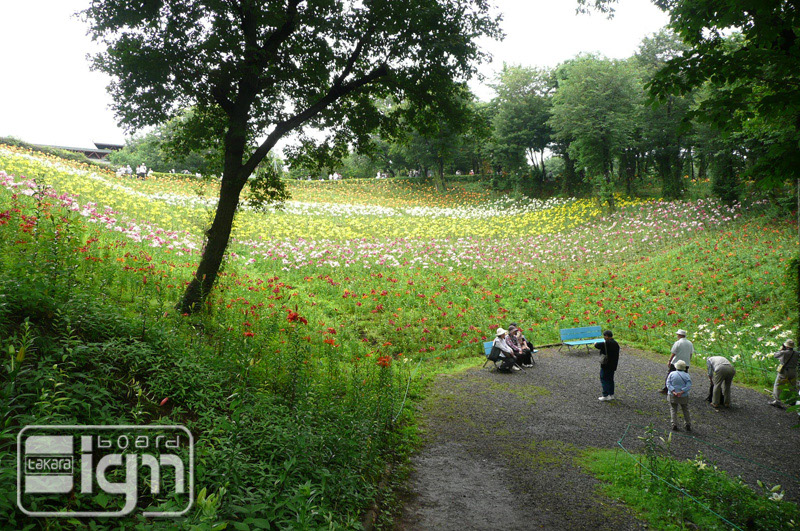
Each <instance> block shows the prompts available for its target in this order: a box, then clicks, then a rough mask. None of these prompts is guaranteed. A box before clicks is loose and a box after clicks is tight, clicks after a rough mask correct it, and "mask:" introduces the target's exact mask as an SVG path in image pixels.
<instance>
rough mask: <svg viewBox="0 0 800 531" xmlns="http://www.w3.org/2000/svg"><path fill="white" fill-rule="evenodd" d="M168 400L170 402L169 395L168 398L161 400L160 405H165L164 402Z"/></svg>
mask: <svg viewBox="0 0 800 531" xmlns="http://www.w3.org/2000/svg"><path fill="white" fill-rule="evenodd" d="M167 402H169V397H167V398H165V399H164V400H162V401H161V402H160V403H159V404H158V405H159V406H163V405H164V404H166V403H167Z"/></svg>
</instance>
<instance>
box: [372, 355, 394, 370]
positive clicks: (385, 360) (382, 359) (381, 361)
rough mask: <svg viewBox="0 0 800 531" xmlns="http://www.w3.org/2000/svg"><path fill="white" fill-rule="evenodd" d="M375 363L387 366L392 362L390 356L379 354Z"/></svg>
mask: <svg viewBox="0 0 800 531" xmlns="http://www.w3.org/2000/svg"><path fill="white" fill-rule="evenodd" d="M376 363H377V364H378V365H380V366H381V367H384V368H385V367H388V366H389V365H391V363H392V357H391V356H381V357H380V358H378V361H377V362H376Z"/></svg>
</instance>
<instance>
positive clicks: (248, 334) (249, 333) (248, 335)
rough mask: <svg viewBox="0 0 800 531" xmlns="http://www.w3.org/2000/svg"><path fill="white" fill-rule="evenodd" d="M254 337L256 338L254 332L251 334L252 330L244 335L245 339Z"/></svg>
mask: <svg viewBox="0 0 800 531" xmlns="http://www.w3.org/2000/svg"><path fill="white" fill-rule="evenodd" d="M253 336H255V334H254V333H253V332H251V331H250V330H248V331H247V332H245V333H244V337H253Z"/></svg>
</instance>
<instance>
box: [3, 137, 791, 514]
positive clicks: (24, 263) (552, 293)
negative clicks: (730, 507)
mask: <svg viewBox="0 0 800 531" xmlns="http://www.w3.org/2000/svg"><path fill="white" fill-rule="evenodd" d="M289 189H290V192H291V193H292V194H293V200H292V201H290V202H288V203H287V204H286V206H285V208H283V209H279V210H275V209H270V210H268V211H267V212H258V211H255V210H251V209H248V208H242V209H241V211H240V212H239V213H238V215H237V218H236V222H235V228H234V233H233V241H232V244H231V245H230V247H229V257H228V260H227V262H226V264H225V266H224V270H223V271H222V272H221V274H220V279H219V283H218V286H217V288H216V289H215V290H214V291H213V292H212V293H211V295H210V296H209V298H208V300H207V307H208V311H207V312H203V313H202V314H200V315H193V316H183V315H179V314H177V313H176V312H175V310H174V304H175V302H176V301H177V300H178V299H179V298H180V296H181V294H182V292H183V289H184V287H185V286H186V284H187V283H188V281H189V279H190V278H191V275H192V274H193V272H194V269H195V267H196V264H197V261H198V257H199V250H200V249H201V248H202V244H203V240H202V235H203V228H204V227H205V226H207V224H208V222H209V220H210V215H211V214H212V213H213V208H214V206H215V204H216V193H217V191H218V185H217V184H216V183H213V182H208V181H201V180H196V179H194V178H187V177H183V176H175V177H169V178H156V179H150V180H146V181H139V180H136V179H131V178H126V177H121V176H116V175H115V174H114V173H113V172H103V171H101V170H98V169H97V168H95V167H91V168H90V167H85V166H81V165H79V164H75V163H68V162H65V161H63V160H60V159H55V158H49V157H46V156H42V155H33V154H31V153H29V152H26V151H23V150H20V149H17V148H10V147H5V146H0V251H2V254H0V266H2V267H3V269H4V270H5V272H3V273H2V274H3V275H5V276H4V277H3V278H0V281H2V282H0V286H6V287H7V286H9V285H11V284H12V283H13V282H15V280H14V279H16V278H20V279H27V280H25V282H28V284H25V285H26V286H28V288H25V289H29V287H30V286H38V288H36V289H40V290H42V292H43V293H44V292H46V293H50V292H55V291H57V290H58V289H61V290H63V291H65V292H74V291H75V290H78V291H82V292H85V293H87V294H92V297H94V298H99V299H102V300H103V301H106V302H108V303H109V304H111V305H113V306H115V307H116V308H118V309H119V313H120V314H121V315H125V316H128V317H131V318H132V319H138V320H141V329H142V331H143V332H142V335H143V336H144V335H145V333H144V330H146V329H147V328H148V327H157V328H159V329H161V330H164V331H165V333H166V334H167V335H169V336H170V337H171V340H172V341H176V342H178V343H179V344H181V345H183V347H182V348H186V349H191V351H192V352H197V353H198V354H196V356H197V359H198V360H200V357H201V354H199V353H201V352H204V353H205V354H203V355H202V356H204V357H203V358H202V359H203V360H204V361H202V363H212V362H210V361H209V360H210V359H213V360H214V361H213V363H214V364H222V366H224V367H226V368H225V369H224V370H225V371H227V370H229V369H228V368H227V367H228V366H230V367H234V368H235V370H234V369H230V370H231V371H232V373H235V374H236V376H235V377H231V380H230V381H231V382H236V385H242V386H244V385H248V386H252V388H253V389H257V390H258V392H260V393H266V395H263V396H273V394H274V395H275V396H282V397H293V398H292V399H293V400H294V398H295V397H297V396H301V395H302V396H304V397H306V398H305V400H308V408H309V409H308V411H312V410H313V411H319V407H320V404H321V403H323V402H324V403H328V404H330V410H331V411H339V410H338V409H337V408H339V407H343V408H344V409H341V411H340V413H337V414H338V415H340V416H338V417H336V416H334V414H333V413H331V418H330V419H329V421H330V423H331V426H335V427H338V426H340V425H341V424H342V422H345V421H344V420H342V419H347V420H346V422H348V423H350V424H348V426H350V428H348V429H349V430H350V431H349V432H348V434H349V435H348V436H350V437H352V438H351V439H348V440H351V441H352V442H353V444H356V441H365V440H366V441H370V442H369V444H367V445H366V446H367V447H366V448H362V447H359V448H358V449H357V450H353V452H354V453H353V454H352V455H351V456H350V457H352V459H354V460H355V459H356V458H355V457H353V456H355V455H356V454H357V455H358V458H357V460H358V461H359V462H360V463H361V464H360V465H359V466H360V467H361V468H358V467H355V468H353V466H352V463H351V461H346V464H342V463H340V462H339V461H337V459H344V458H338V457H336V458H335V457H334V453H330V452H329V453H324V452H325V451H326V450H325V449H326V448H327V446H326V444H328V442H324V441H323V442H320V441H317V442H314V443H313V444H314V446H313V450H309V452H310V454H309V455H311V454H314V452H323V453H324V456H325V457H323V454H320V457H319V459H321V460H323V461H324V462H326V463H327V462H328V461H327V460H330V463H334V464H330V469H331V470H334V469H335V470H340V473H341V478H344V479H341V482H340V483H337V485H339V487H337V488H340V487H341V489H342V490H341V492H338V491H337V493H334V494H330V493H329V499H328V498H326V499H328V501H327V502H326V503H328V504H329V505H326V506H325V508H324V510H322V509H320V510H317V509H314V510H315V511H317V512H313V511H311V509H310V508H308V507H305V506H303V507H289V506H287V507H286V508H284V509H283V510H285V511H288V512H291V514H292V515H294V516H291V517H292V518H295V517H296V513H297V512H298V511H300V512H302V511H310V512H309V513H308V514H312V513H313V514H314V515H317V516H315V518H317V517H318V518H322V516H321V515H323V514H338V515H342V514H343V515H349V516H347V517H348V518H355V517H356V516H357V514H358V513H359V511H360V510H361V509H362V508H363V507H362V505H363V504H364V503H366V501H365V499H362V498H358V497H355V498H354V497H353V495H352V490H351V491H347V489H345V488H344V487H343V486H342V485H344V484H345V483H347V481H356V479H353V478H368V479H369V481H371V480H372V479H374V474H375V470H376V469H379V468H380V467H379V466H378V465H376V463H380V462H381V458H380V454H381V452H383V451H384V449H385V445H386V444H388V442H387V440H386V439H385V437H386V435H385V431H386V427H387V426H391V425H394V423H395V421H397V420H398V419H402V418H405V416H406V415H410V413H409V412H408V408H405V409H404V408H403V404H404V403H405V402H404V399H405V392H406V389H407V388H408V387H407V385H408V383H409V378H410V376H412V375H415V374H417V372H416V371H417V369H418V368H419V367H423V369H422V370H423V371H433V372H435V371H436V370H438V367H439V364H440V363H451V362H452V360H454V359H459V358H473V357H474V358H475V363H476V364H477V363H480V362H479V360H480V358H479V357H478V356H480V352H481V350H482V349H480V348H479V347H480V343H481V342H482V341H486V340H488V339H491V338H492V337H493V335H494V332H493V331H494V330H495V329H496V328H497V327H499V326H503V327H506V326H507V325H508V323H509V322H511V321H517V322H519V323H520V324H521V325H522V328H523V329H524V330H525V331H526V335H527V336H528V337H529V339H531V340H532V341H533V342H534V343H535V344H537V345H543V344H551V343H556V342H557V341H558V337H559V335H558V331H559V329H560V328H571V327H578V326H586V325H592V324H599V325H601V326H603V327H604V328H610V329H612V330H613V331H614V334H615V337H616V338H618V340H619V341H620V343H622V344H623V345H625V344H628V345H636V346H638V347H642V348H646V349H649V350H652V351H654V352H657V353H659V354H662V355H663V356H664V359H665V360H666V358H667V353H668V351H669V346H670V345H671V343H672V341H673V340H674V330H675V329H676V328H686V329H687V330H689V332H690V339H692V340H693V341H694V342H695V347H696V349H697V350H698V351H699V353H700V354H701V355H710V354H722V355H726V356H728V357H732V358H733V361H734V363H735V365H736V367H737V371H739V372H738V374H737V379H740V378H741V379H743V380H749V381H750V382H751V383H754V384H762V383H766V380H768V379H771V377H772V375H773V374H774V365H775V364H774V362H773V361H772V359H771V357H770V356H769V353H771V352H772V351H774V350H776V346H777V345H778V344H779V343H780V342H781V341H782V340H783V338H785V337H787V336H788V335H790V334H791V332H790V331H791V330H794V329H795V328H796V325H797V321H796V314H795V310H794V309H793V308H794V306H793V304H792V300H793V295H792V293H793V288H792V286H790V285H789V281H788V277H787V274H786V267H787V265H788V263H789V261H790V260H791V259H792V257H793V256H795V255H796V254H797V250H798V249H797V241H796V239H795V237H794V235H795V233H796V226H795V225H794V224H792V223H789V222H787V221H780V220H773V219H771V218H768V217H766V216H765V215H764V205H762V204H760V203H758V202H754V203H751V204H748V205H740V204H736V205H733V206H726V205H723V204H720V203H718V202H716V201H714V200H708V199H706V200H698V201H686V202H660V201H649V202H645V201H641V200H628V199H625V198H622V197H620V198H618V200H617V204H618V211H617V212H616V213H615V214H613V215H608V214H604V213H603V212H602V211H601V210H600V208H599V205H598V204H597V203H596V202H595V201H593V200H589V199H581V200H578V199H552V200H548V201H536V200H527V199H526V200H517V199H514V198H510V197H503V198H496V197H492V196H491V195H490V194H488V193H486V194H480V193H474V192H465V191H463V190H461V189H459V188H454V189H453V190H451V191H450V192H448V193H447V194H436V193H434V191H433V190H432V189H431V188H428V187H426V186H425V185H422V184H418V183H414V182H412V181H400V180H393V179H387V180H380V181H377V180H376V181H375V182H369V181H356V182H352V183H351V182H348V181H337V182H331V183H328V182H326V183H313V182H312V183H306V182H300V183H294V184H291V183H290V187H289ZM32 266H34V267H32ZM37 275H38V276H37ZM3 279H5V280H3ZM20 282H22V280H20ZM20 285H22V284H20ZM20 289H22V288H20ZM0 295H2V294H1V293H0ZM3 304H4V303H3V299H0V310H2V309H3ZM34 306H36V307H37V308H43V307H44V305H43V304H39V303H36V304H35V305H34ZM57 310H58V309H57V308H55V309H53V310H52V311H51V310H46V311H45V310H41V311H42V312H44V316H45V317H43V318H45V319H57V318H58V311H57ZM37 311H38V310H37ZM2 317H3V316H2V315H0V321H2ZM9 319H10V318H9ZM198 330H199V331H202V333H199V332H198ZM0 347H3V348H6V345H5V344H3V345H0ZM422 362H425V363H422ZM198 363H200V361H198ZM215 367H216V365H215ZM298 367H299V368H300V369H301V371H299V374H298V371H297V370H296V369H297V368H298ZM215 370H217V369H215ZM236 371H238V372H236ZM242 375H245V376H242ZM740 375H741V376H740ZM163 385H164V386H165V387H167V388H169V389H172V391H171V392H170V396H171V400H172V402H173V403H176V404H181V403H182V402H181V401H182V400H183V403H184V404H188V403H189V402H191V401H192V400H199V399H197V398H190V397H191V396H194V395H192V393H194V392H195V387H196V386H194V387H193V386H187V387H185V388H181V389H177V388H175V386H176V385H177V384H176V383H174V382H171V381H168V380H167V381H164V382H163ZM230 385H234V384H233V383H231V384H230ZM223 387H224V386H223ZM248 389H250V388H249V387H248ZM237 392H242V393H244V392H245V391H244V390H241V391H237ZM248 392H253V391H252V389H250V390H249V391H248ZM220 393H223V391H222V390H220ZM162 394H163V393H162ZM411 394H412V396H413V394H414V392H413V391H412V393H411ZM228 395H230V396H228ZM145 396H146V393H145ZM224 396H228V398H230V397H232V396H235V394H231V393H230V392H225V393H224ZM259 396H262V395H259ZM270 400H271V399H270ZM153 401H155V398H154V399H153ZM155 402H157V401H155ZM291 403H294V402H291ZM342 404H344V406H343V405H342ZM162 406H163V404H162ZM345 406H346V407H345ZM186 407H187V408H188V406H186ZM214 407H216V406H214ZM294 407H298V408H300V409H299V410H295V409H293V408H294ZM189 409H192V408H189ZM289 409H290V410H292V411H295V413H294V414H295V415H300V413H298V411H301V410H302V407H301V406H293V407H292V408H289ZM224 416H226V418H227V416H230V412H229V411H227V410H226V412H225V415H224ZM361 417H369V419H368V420H369V422H363V423H362V420H363V419H361ZM187 418H194V417H192V415H188V417H187ZM303 418H304V420H303V421H302V422H300V423H299V424H298V421H297V418H296V417H293V420H292V422H291V425H292V426H296V425H297V426H306V425H308V426H312V425H314V423H315V422H322V420H321V419H315V420H309V419H310V418H311V417H309V418H306V417H303ZM73 420H74V419H73ZM196 422H197V423H198V426H197V429H198V430H201V431H202V430H212V431H213V429H217V428H216V427H215V428H213V429H212V428H211V427H210V426H206V425H203V418H202V416H200V418H199V419H198V420H196ZM287 422H288V421H287ZM288 425H290V424H287V426H288ZM292 429H300V428H292ZM309 429H310V428H309ZM314 429H316V430H317V431H319V432H322V431H324V430H323V429H322V428H320V427H319V426H317V427H316V428H314ZM331 429H333V430H334V431H332V432H331V433H334V432H335V431H336V430H335V429H334V428H331ZM337 433H338V432H337ZM331 437H333V436H331ZM336 437H339V435H336ZM333 438H335V437H333ZM331 440H333V439H331ZM337 440H339V439H337ZM312 442H313V441H311V440H310V439H309V442H308V444H312ZM209 444H210V446H209V447H208V448H207V449H206V450H207V451H208V452H209V453H208V455H209V456H212V455H215V456H217V457H218V458H219V455H217V454H215V453H214V452H216V451H221V450H220V449H219V448H216V449H215V448H214V447H213V444H211V443H209ZM331 444H332V443H331ZM336 444H339V445H341V444H345V443H343V442H341V440H339V442H338V443H336ZM354 448H355V446H354ZM261 451H262V449H252V452H254V454H253V455H255V453H258V452H261ZM275 451H276V452H282V451H285V449H283V450H282V449H281V448H280V447H277V446H276V449H275ZM259 455H260V454H259ZM276 455H277V454H276ZM281 455H282V454H281ZM298 455H299V454H298ZM314 455H316V454H314ZM209 459H211V457H209ZM220 459H222V460H223V461H224V458H220ZM253 459H254V462H255V461H257V460H258V459H261V460H263V459H267V458H266V457H259V458H258V459H256V458H255V457H254V458H253ZM312 461H313V460H312ZM309 463H310V464H309V465H308V469H307V470H314V471H316V470H318V469H319V466H318V463H316V462H313V463H312V462H309ZM337 467H338V468H337ZM298 470H300V471H298V472H297V478H296V479H297V484H296V485H295V486H296V487H297V488H300V485H303V484H304V483H303V481H305V479H302V478H306V476H302V473H301V471H302V470H304V469H301V468H298ZM317 473H318V472H308V474H312V475H313V474H317ZM208 474H209V475H208V478H206V479H207V481H206V483H207V484H208V485H209V486H215V485H216V486H219V485H220V484H221V483H220V482H221V481H222V480H221V479H220V478H223V477H224V476H225V474H224V473H223V472H219V476H218V477H217V476H214V474H213V473H212V472H208ZM347 478H349V479H347ZM306 479H307V478H306ZM270 481H272V480H270ZM286 481H288V480H286ZM327 481H328V479H325V478H316V479H314V480H312V484H313V485H325V484H326V482H327ZM265 484H266V483H265ZM287 484H288V483H287ZM264 488H266V487H264ZM315 488H316V487H315ZM320 488H323V487H320ZM348 488H351V487H348ZM352 489H356V490H358V491H359V492H360V489H362V487H352ZM326 492H327V491H326ZM347 492H351V494H350V495H348V494H347ZM366 496H367V499H369V495H366ZM302 498H303V497H302V496H300V497H299V498H298V500H300V499H302ZM245 502H246V500H244V499H241V500H238V501H237V505H245V504H246V503H245ZM247 503H249V502H247ZM298 503H300V502H298ZM0 509H2V507H1V506H0ZM220 511H222V509H220ZM326 511H328V512H327V513H326ZM287 514H288V513H287ZM303 514H305V513H303ZM276 518H277V517H276ZM320 521H321V520H320ZM318 522H319V521H318Z"/></svg>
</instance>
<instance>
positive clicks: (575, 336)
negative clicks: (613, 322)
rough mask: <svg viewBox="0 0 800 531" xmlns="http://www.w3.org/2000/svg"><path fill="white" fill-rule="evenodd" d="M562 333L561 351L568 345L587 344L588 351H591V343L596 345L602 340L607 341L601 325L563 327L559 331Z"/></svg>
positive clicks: (569, 346)
mask: <svg viewBox="0 0 800 531" xmlns="http://www.w3.org/2000/svg"><path fill="white" fill-rule="evenodd" d="M558 333H559V334H560V335H561V347H559V349H558V350H559V351H561V349H562V348H564V345H567V347H568V348H570V349H571V348H572V347H578V346H580V345H586V352H589V345H594V344H595V343H598V342H600V341H605V339H604V338H603V331H602V329H601V328H600V326H599V325H596V326H583V327H581V328H562V329H561V330H559V331H558Z"/></svg>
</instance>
